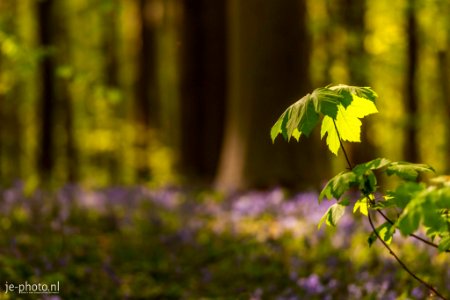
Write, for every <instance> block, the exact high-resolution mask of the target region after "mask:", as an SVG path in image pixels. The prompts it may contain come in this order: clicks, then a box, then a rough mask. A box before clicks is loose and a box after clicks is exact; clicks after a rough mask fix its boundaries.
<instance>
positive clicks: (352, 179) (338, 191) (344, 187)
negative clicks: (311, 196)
mask: <svg viewBox="0 0 450 300" xmlns="http://www.w3.org/2000/svg"><path fill="white" fill-rule="evenodd" d="M356 183H357V182H356V175H355V174H354V173H353V172H350V171H349V172H341V173H339V174H338V175H336V176H334V177H333V178H331V180H330V181H328V182H327V184H326V185H325V187H324V188H323V189H322V191H321V192H320V195H319V203H320V202H321V201H322V200H323V198H324V197H326V198H327V199H328V200H331V199H333V198H335V199H336V200H338V199H339V198H341V196H342V195H343V194H344V193H345V192H346V191H348V190H349V189H350V187H352V186H354V185H356Z"/></svg>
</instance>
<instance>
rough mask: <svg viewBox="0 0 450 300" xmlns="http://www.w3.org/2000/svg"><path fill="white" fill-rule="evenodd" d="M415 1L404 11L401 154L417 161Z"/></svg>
mask: <svg viewBox="0 0 450 300" xmlns="http://www.w3.org/2000/svg"><path fill="white" fill-rule="evenodd" d="M415 13H416V1H415V0H409V1H408V6H407V12H406V21H407V28H406V30H407V45H408V53H407V64H406V65H407V72H406V77H405V79H406V83H405V88H406V91H405V97H406V98H405V113H406V117H407V122H406V134H405V144H404V149H403V155H404V158H405V160H407V161H410V162H418V160H419V153H418V150H419V145H418V141H417V122H418V121H419V120H418V101H417V91H416V74H417V62H418V36H417V20H416V15H415Z"/></svg>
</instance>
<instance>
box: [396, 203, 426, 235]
mask: <svg viewBox="0 0 450 300" xmlns="http://www.w3.org/2000/svg"><path fill="white" fill-rule="evenodd" d="M420 220H421V213H420V210H418V209H417V207H414V206H412V207H411V208H410V209H409V210H406V209H405V211H404V212H403V214H402V215H401V216H400V218H399V219H398V220H397V227H398V229H400V232H401V233H402V234H403V235H405V236H406V235H410V234H411V233H413V232H414V231H416V230H417V228H419V223H420Z"/></svg>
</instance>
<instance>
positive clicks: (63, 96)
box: [52, 2, 79, 183]
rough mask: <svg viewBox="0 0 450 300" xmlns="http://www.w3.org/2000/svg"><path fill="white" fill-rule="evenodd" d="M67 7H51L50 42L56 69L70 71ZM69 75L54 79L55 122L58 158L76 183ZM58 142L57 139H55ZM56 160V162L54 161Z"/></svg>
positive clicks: (70, 78)
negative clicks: (52, 46)
mask: <svg viewBox="0 0 450 300" xmlns="http://www.w3.org/2000/svg"><path fill="white" fill-rule="evenodd" d="M66 4H67V3H64V2H56V3H55V4H54V5H55V6H54V8H53V9H54V10H56V11H58V12H59V13H58V14H55V15H54V16H53V22H55V23H58V24H59V25H58V26H55V27H54V32H53V33H52V34H53V35H54V38H53V41H54V43H55V45H57V46H58V48H57V49H56V52H55V64H56V65H58V66H63V67H65V68H71V67H72V59H71V58H72V55H71V49H72V47H71V46H72V40H71V35H70V29H69V24H68V18H69V17H70V15H69V14H68V12H69V11H70V10H69V9H70V7H67V6H66ZM71 80H72V75H71V74H70V73H69V74H60V76H55V78H54V83H53V84H54V85H55V95H56V96H55V97H56V98H55V99H54V100H55V111H57V113H56V114H55V115H56V116H55V122H61V123H62V126H61V127H62V130H63V131H62V132H58V135H61V136H63V137H64V138H63V144H62V145H57V146H58V147H57V149H59V147H61V148H63V149H64V150H62V151H61V152H62V153H61V154H63V155H64V159H65V168H64V171H65V173H66V178H65V179H66V180H68V181H69V182H71V183H74V182H77V180H78V179H79V172H78V168H79V159H78V158H79V156H78V150H77V149H78V148H77V145H76V141H75V133H74V124H73V123H74V120H73V119H74V110H73V104H72V101H73V100H72V97H73V94H72V93H71V92H70V85H71ZM58 140H59V139H58ZM55 160H56V159H55Z"/></svg>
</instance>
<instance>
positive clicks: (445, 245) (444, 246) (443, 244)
mask: <svg viewBox="0 0 450 300" xmlns="http://www.w3.org/2000/svg"><path fill="white" fill-rule="evenodd" d="M438 249H439V252H444V251H447V250H450V234H447V236H445V237H443V238H442V239H441V240H440V241H439V244H438Z"/></svg>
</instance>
